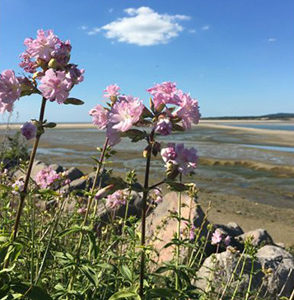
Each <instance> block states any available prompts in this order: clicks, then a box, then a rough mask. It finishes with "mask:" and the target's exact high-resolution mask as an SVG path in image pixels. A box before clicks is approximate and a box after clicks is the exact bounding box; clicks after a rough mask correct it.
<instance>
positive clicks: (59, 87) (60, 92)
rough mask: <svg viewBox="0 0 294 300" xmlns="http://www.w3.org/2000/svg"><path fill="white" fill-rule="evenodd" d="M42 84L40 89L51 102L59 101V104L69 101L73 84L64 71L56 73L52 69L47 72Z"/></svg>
mask: <svg viewBox="0 0 294 300" xmlns="http://www.w3.org/2000/svg"><path fill="white" fill-rule="evenodd" d="M41 83H42V84H41V85H40V86H39V89H40V90H41V92H42V95H43V96H44V97H45V98H46V99H48V100H50V101H57V102H58V103H59V104H60V103H63V102H64V101H65V100H66V99H67V97H68V95H69V91H70V89H71V87H72V82H71V80H70V79H69V78H68V77H67V76H66V73H65V72H64V71H54V70H52V69H48V70H47V71H46V73H45V76H43V77H42V79H41Z"/></svg>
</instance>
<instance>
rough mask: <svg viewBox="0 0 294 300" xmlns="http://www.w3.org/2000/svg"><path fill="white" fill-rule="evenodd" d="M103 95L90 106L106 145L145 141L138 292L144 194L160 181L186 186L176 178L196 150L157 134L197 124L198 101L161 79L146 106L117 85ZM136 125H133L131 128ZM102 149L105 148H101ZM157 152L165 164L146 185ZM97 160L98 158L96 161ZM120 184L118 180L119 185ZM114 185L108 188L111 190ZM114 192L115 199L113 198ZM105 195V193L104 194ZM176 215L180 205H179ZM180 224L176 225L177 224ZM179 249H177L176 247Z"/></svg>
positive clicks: (193, 162) (193, 163) (192, 164)
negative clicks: (163, 171)
mask: <svg viewBox="0 0 294 300" xmlns="http://www.w3.org/2000/svg"><path fill="white" fill-rule="evenodd" d="M104 92H105V97H106V98H108V99H109V101H108V102H107V103H106V104H107V105H105V106H102V105H100V104H98V105H97V106H95V107H94V108H93V109H91V110H90V112H89V114H90V116H92V118H93V124H94V125H96V126H97V127H98V128H99V129H105V130H106V142H105V147H106V146H107V145H110V146H115V145H116V144H118V143H119V142H120V141H121V138H122V137H128V138H130V139H131V141H132V142H138V141H140V140H145V141H146V142H147V145H146V147H145V149H144V150H143V157H144V158H145V159H146V167H145V179H144V183H143V185H142V189H141V192H142V193H143V199H142V209H141V217H142V218H141V219H142V226H141V246H142V249H143V250H142V253H141V267H140V291H139V293H140V296H141V297H142V296H143V294H144V286H143V283H144V272H145V231H146V228H145V227H146V211H147V207H148V199H149V197H148V195H149V193H150V191H151V190H153V189H155V191H156V189H157V188H158V186H159V185H161V184H164V183H165V184H167V185H168V186H169V187H170V188H171V189H173V190H177V191H179V192H181V191H184V190H187V189H189V185H187V184H183V183H181V181H180V182H177V177H178V176H180V178H181V177H182V175H187V174H189V173H192V172H193V170H194V169H195V168H196V167H197V158H198V157H197V151H196V149H194V148H190V149H189V148H186V147H185V145H184V144H168V145H167V147H162V145H161V143H160V142H158V141H157V137H158V136H161V135H163V136H166V135H170V134H172V132H175V131H185V130H188V129H190V128H191V127H192V124H198V122H199V119H200V113H199V106H198V101H197V100H196V99H193V98H192V97H191V96H190V94H187V93H184V92H183V91H181V90H179V89H178V88H177V87H176V84H175V83H172V82H163V83H161V84H156V85H155V86H154V87H151V88H149V89H148V90H147V92H148V93H150V94H151V98H150V105H149V107H147V106H145V105H144V104H143V101H141V100H140V99H138V98H136V97H133V96H129V95H124V94H121V93H120V88H119V86H117V85H110V86H108V87H107V88H106V89H105V91H104ZM134 127H137V128H134ZM104 150H105V148H104ZM159 153H160V154H161V156H162V159H163V161H164V163H165V166H166V177H165V178H164V180H162V181H160V182H158V183H157V184H155V185H153V186H149V175H150V163H151V159H152V156H157V155H158V154H159ZM100 163H101V162H100ZM123 187H124V185H123V184H121V188H123ZM115 190H116V189H112V192H115ZM115 193H117V192H115ZM117 195H119V194H115V199H116V202H115V203H120V204H121V203H122V202H123V199H121V201H117V197H118V196H117ZM108 197H109V196H108ZM179 215H180V205H179ZM179 217H180V216H179ZM179 228H180V225H179ZM178 251H179V250H178Z"/></svg>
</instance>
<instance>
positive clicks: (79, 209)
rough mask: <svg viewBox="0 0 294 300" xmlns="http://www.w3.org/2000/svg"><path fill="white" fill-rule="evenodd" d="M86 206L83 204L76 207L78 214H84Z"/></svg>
mask: <svg viewBox="0 0 294 300" xmlns="http://www.w3.org/2000/svg"><path fill="white" fill-rule="evenodd" d="M86 211H87V208H86V207H85V206H83V207H80V208H78V210H77V213H78V214H79V215H84V214H86Z"/></svg>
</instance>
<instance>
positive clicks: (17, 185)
mask: <svg viewBox="0 0 294 300" xmlns="http://www.w3.org/2000/svg"><path fill="white" fill-rule="evenodd" d="M11 187H12V188H13V191H12V193H13V194H15V195H17V194H19V193H21V192H23V190H24V181H23V180H22V179H20V180H16V181H15V182H14V183H13V184H12V186H11Z"/></svg>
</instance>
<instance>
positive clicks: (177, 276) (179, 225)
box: [175, 174, 182, 290]
mask: <svg viewBox="0 0 294 300" xmlns="http://www.w3.org/2000/svg"><path fill="white" fill-rule="evenodd" d="M180 182H182V174H180ZM181 218H182V193H181V192H179V194H178V228H177V240H178V244H177V247H176V269H177V273H176V278H175V288H176V290H178V289H179V275H178V268H179V264H180V244H179V242H180V240H181Z"/></svg>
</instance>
